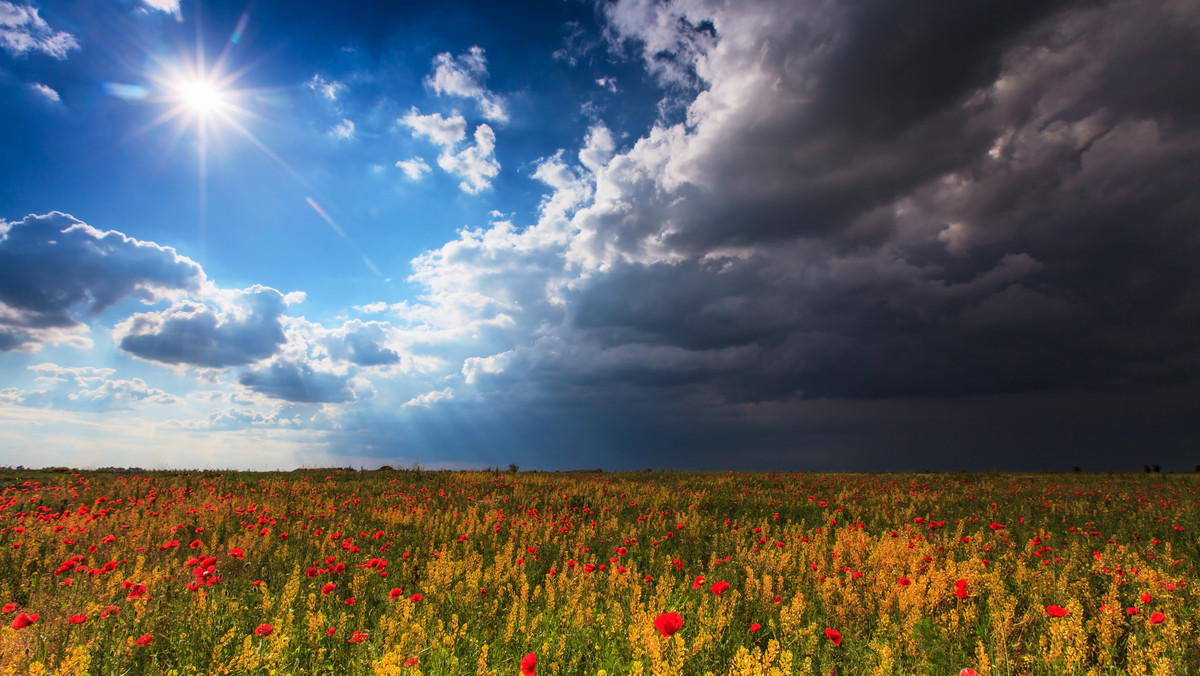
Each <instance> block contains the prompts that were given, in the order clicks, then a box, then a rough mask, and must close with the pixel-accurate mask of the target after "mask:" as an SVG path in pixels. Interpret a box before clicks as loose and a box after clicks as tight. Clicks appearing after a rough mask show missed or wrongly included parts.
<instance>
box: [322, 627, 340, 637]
mask: <svg viewBox="0 0 1200 676" xmlns="http://www.w3.org/2000/svg"><path fill="white" fill-rule="evenodd" d="M335 631H337V627H330V628H329V630H328V631H326V632H325V635H326V636H333V632H335Z"/></svg>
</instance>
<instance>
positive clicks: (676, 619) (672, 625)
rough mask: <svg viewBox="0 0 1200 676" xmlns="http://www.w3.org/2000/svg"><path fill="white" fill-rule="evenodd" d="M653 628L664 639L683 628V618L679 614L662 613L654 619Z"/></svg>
mask: <svg viewBox="0 0 1200 676" xmlns="http://www.w3.org/2000/svg"><path fill="white" fill-rule="evenodd" d="M654 628H655V629H657V630H659V631H660V632H661V633H662V635H663V637H664V638H666V637H668V636H670V635H671V634H674V633H675V632H677V631H679V630H680V629H682V628H683V617H682V616H680V614H679V613H673V612H672V613H663V614H662V615H659V616H658V617H656V618H654Z"/></svg>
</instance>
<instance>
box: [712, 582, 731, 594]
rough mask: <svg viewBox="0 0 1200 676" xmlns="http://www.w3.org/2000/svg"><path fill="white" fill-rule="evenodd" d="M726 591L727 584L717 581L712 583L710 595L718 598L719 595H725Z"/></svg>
mask: <svg viewBox="0 0 1200 676" xmlns="http://www.w3.org/2000/svg"><path fill="white" fill-rule="evenodd" d="M726 589H729V583H728V582H721V581H717V582H714V583H713V586H712V593H714V594H716V595H717V596H720V595H721V594H724V593H725V590H726Z"/></svg>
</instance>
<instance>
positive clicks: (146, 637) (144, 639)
mask: <svg viewBox="0 0 1200 676" xmlns="http://www.w3.org/2000/svg"><path fill="white" fill-rule="evenodd" d="M152 640H154V637H152V636H151V635H150V634H142V635H141V636H139V637H137V640H136V641H134V643H136V644H138V645H150V641H152Z"/></svg>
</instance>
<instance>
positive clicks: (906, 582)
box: [896, 577, 912, 587]
mask: <svg viewBox="0 0 1200 676" xmlns="http://www.w3.org/2000/svg"><path fill="white" fill-rule="evenodd" d="M896 584H898V585H900V586H901V587H907V586H908V585H910V584H912V580H910V579H908V578H907V577H902V578H900V579H899V580H896Z"/></svg>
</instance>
